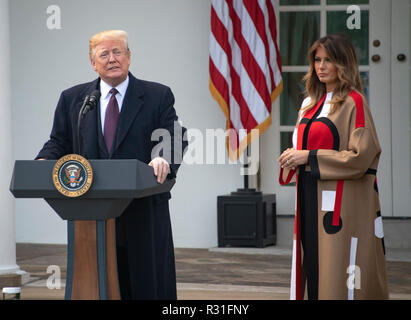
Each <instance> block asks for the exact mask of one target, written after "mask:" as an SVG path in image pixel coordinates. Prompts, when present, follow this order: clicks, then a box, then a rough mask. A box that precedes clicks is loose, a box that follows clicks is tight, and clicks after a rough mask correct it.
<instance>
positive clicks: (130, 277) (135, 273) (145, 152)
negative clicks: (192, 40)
mask: <svg viewBox="0 0 411 320" xmlns="http://www.w3.org/2000/svg"><path fill="white" fill-rule="evenodd" d="M90 61H91V65H92V67H93V69H94V70H95V71H96V72H97V73H98V74H99V76H100V77H99V78H98V79H96V80H94V81H92V82H88V83H84V84H80V85H77V86H74V87H72V88H70V89H67V90H65V91H63V92H62V94H61V96H60V99H59V102H58V104H57V108H56V111H55V115H54V123H53V128H52V131H51V134H50V139H49V140H48V141H47V142H46V143H45V144H44V146H43V148H42V149H41V151H40V152H39V154H38V155H37V157H36V159H59V158H60V157H62V156H64V155H66V154H70V153H77V152H78V150H79V146H78V141H77V119H78V113H79V110H80V108H81V106H82V103H83V100H84V98H85V96H86V95H88V94H90V93H91V92H92V91H93V90H96V89H97V90H100V92H101V98H100V103H99V104H98V106H97V107H96V108H94V109H93V110H91V111H90V112H88V113H87V114H86V115H85V117H84V119H83V122H82V129H81V130H82V155H83V156H85V157H86V158H88V159H138V160H140V161H143V162H145V163H148V164H149V165H150V166H152V167H153V170H154V174H155V175H156V176H157V180H158V182H159V183H163V182H164V181H165V179H166V177H167V176H168V175H170V176H172V177H175V175H176V173H177V170H178V168H179V165H180V164H181V158H182V152H183V150H184V149H185V147H186V146H187V142H186V141H184V140H183V139H182V136H183V134H184V131H185V129H184V128H181V126H180V127H179V124H178V122H177V119H178V118H177V115H176V111H175V109H174V107H173V105H174V96H173V94H172V92H171V90H170V88H168V87H166V86H164V85H161V84H158V83H154V82H148V81H143V80H139V79H137V78H135V77H134V76H133V75H132V74H131V73H130V72H129V66H130V50H129V48H128V38H127V33H126V32H124V31H121V30H110V31H104V32H101V33H98V34H96V35H94V36H93V37H92V38H91V39H90ZM113 88H114V89H115V90H114V91H113V90H112V89H113ZM176 128H179V130H177V131H180V133H178V132H175V129H176ZM156 129H165V130H167V132H169V134H170V135H169V137H170V138H171V141H169V147H170V151H171V152H167V154H168V155H169V157H168V158H167V159H165V158H164V157H162V156H152V153H153V152H152V151H153V149H154V148H155V146H156V144H158V142H156V141H152V139H151V135H152V132H153V131H154V130H156ZM162 143H164V141H163V142H162ZM175 145H179V146H180V147H179V148H177V149H176V148H175V147H174V146H175ZM160 155H161V154H160ZM152 157H153V158H152ZM176 159H177V161H176ZM178 159H180V161H178ZM170 197H171V195H170V193H169V192H167V193H162V194H159V195H155V196H151V197H146V198H141V199H134V200H133V201H132V203H131V204H130V205H129V206H128V207H127V209H126V210H125V211H124V213H123V214H122V215H121V217H120V218H117V219H116V241H117V265H118V274H119V283H120V292H121V297H122V299H176V297H177V296H176V275H175V260H174V246H173V238H172V231H171V222H170V213H169V207H168V200H169V199H170Z"/></svg>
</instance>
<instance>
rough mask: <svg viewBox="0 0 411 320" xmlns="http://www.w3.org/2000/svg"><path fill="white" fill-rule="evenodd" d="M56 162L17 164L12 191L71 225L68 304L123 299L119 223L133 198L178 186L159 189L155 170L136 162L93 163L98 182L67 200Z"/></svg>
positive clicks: (112, 161) (170, 182)
mask: <svg viewBox="0 0 411 320" xmlns="http://www.w3.org/2000/svg"><path fill="white" fill-rule="evenodd" d="M56 161H57V160H42V161H38V160H37V161H36V160H33V161H29V160H27V161H26V160H18V161H16V162H15V165H14V170H13V176H12V179H11V183H10V191H11V193H12V194H13V196H14V197H15V198H44V200H46V202H47V203H48V204H49V205H50V206H51V207H52V208H53V209H54V210H55V211H56V213H57V214H58V215H59V216H60V217H61V218H62V219H63V220H67V234H68V246H67V279H66V292H65V299H67V300H70V299H71V300H83V299H85V300H99V299H100V300H111V299H120V298H121V297H120V288H119V283H118V275H117V257H116V235H115V218H116V217H119V216H120V215H121V214H122V213H123V211H124V210H125V209H126V207H127V206H128V205H129V204H130V202H131V201H132V200H133V199H134V198H142V197H147V196H151V195H154V194H159V193H163V192H168V191H170V190H171V188H172V187H173V185H174V183H175V180H174V179H169V180H166V181H165V182H164V183H163V184H159V183H158V182H157V178H156V177H155V176H154V172H153V168H152V167H150V166H148V165H147V164H145V163H143V162H141V161H139V160H136V159H132V160H128V159H127V160H89V163H90V164H91V167H92V169H93V176H94V178H93V183H92V185H91V187H90V189H89V190H88V191H87V193H85V194H83V195H82V196H80V197H77V198H69V197H66V196H64V195H62V194H61V193H60V192H58V191H57V189H56V188H55V186H54V184H53V180H52V170H53V167H54V165H55V163H56Z"/></svg>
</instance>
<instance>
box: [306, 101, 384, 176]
mask: <svg viewBox="0 0 411 320" xmlns="http://www.w3.org/2000/svg"><path fill="white" fill-rule="evenodd" d="M354 98H355V99H354ZM354 98H350V97H349V98H347V99H349V101H347V102H346V103H345V104H344V105H343V106H342V108H346V109H348V110H351V114H350V116H349V117H348V122H347V130H348V135H349V138H348V139H349V140H348V148H347V149H346V150H339V151H336V150H330V149H318V150H310V153H309V156H308V162H309V165H310V168H311V172H312V174H313V176H314V177H315V178H317V179H321V180H347V179H358V178H361V177H362V176H363V175H364V174H365V173H366V171H367V170H368V169H370V166H371V165H372V164H373V162H374V160H375V158H376V157H377V156H379V154H380V153H381V148H380V145H379V143H378V138H377V135H376V131H375V127H374V123H373V120H372V116H371V112H370V111H369V109H368V106H367V104H366V101H365V100H364V98H363V97H362V96H361V95H359V94H358V93H356V96H355V97H354ZM371 169H376V168H371Z"/></svg>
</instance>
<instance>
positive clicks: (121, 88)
mask: <svg viewBox="0 0 411 320" xmlns="http://www.w3.org/2000/svg"><path fill="white" fill-rule="evenodd" d="M129 81H130V78H129V76H128V75H127V78H126V80H124V81H123V82H122V83H120V84H119V85H118V86H116V87H115V88H116V89H117V91H118V92H119V93H120V95H121V96H122V97H124V96H125V94H126V91H127V87H128V83H129ZM112 88H113V87H112V86H110V85H109V84H108V83H107V82H105V81H104V80H103V79H100V92H101V97H102V98H104V99H105V98H107V96H108V94H109V92H110V90H111V89H112Z"/></svg>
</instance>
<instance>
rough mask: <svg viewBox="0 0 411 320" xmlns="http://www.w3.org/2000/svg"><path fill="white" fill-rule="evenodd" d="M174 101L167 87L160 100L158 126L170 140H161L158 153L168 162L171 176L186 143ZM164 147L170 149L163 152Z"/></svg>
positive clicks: (174, 171)
mask: <svg viewBox="0 0 411 320" xmlns="http://www.w3.org/2000/svg"><path fill="white" fill-rule="evenodd" d="M174 101H175V100H174V95H173V93H172V91H171V89H170V88H168V87H167V89H166V90H165V92H164V94H163V98H162V101H161V106H160V114H159V117H158V119H159V120H158V121H159V123H158V128H161V129H165V130H166V131H167V132H168V134H167V137H168V138H169V139H170V141H167V143H165V142H166V141H164V140H163V141H161V143H159V144H158V146H160V145H161V148H162V149H163V150H159V151H158V152H159V153H160V154H159V155H160V156H162V157H164V158H165V159H166V160H167V162H168V163H169V164H170V175H171V176H172V177H175V176H176V174H177V171H178V168H179V167H180V165H181V163H182V161H183V155H184V151H185V149H186V147H187V144H188V143H187V141H186V140H185V139H184V134H185V132H186V131H187V130H186V128H184V127H183V126H182V125H181V124H180V122H179V121H178V116H177V113H176V110H175V108H174ZM165 148H170V150H167V152H165V151H166V150H165ZM166 155H167V156H166ZM152 157H153V154H152Z"/></svg>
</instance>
